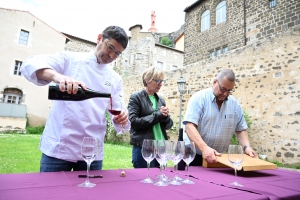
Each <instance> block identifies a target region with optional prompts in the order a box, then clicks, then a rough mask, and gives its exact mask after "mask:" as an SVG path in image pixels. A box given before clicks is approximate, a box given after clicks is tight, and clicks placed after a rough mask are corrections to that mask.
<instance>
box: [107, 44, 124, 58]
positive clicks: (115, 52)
mask: <svg viewBox="0 0 300 200" xmlns="http://www.w3.org/2000/svg"><path fill="white" fill-rule="evenodd" d="M105 43H106V47H107V51H108V52H109V53H114V54H115V56H116V57H118V56H119V55H121V52H119V51H116V50H115V47H114V46H113V45H111V44H108V42H105Z"/></svg>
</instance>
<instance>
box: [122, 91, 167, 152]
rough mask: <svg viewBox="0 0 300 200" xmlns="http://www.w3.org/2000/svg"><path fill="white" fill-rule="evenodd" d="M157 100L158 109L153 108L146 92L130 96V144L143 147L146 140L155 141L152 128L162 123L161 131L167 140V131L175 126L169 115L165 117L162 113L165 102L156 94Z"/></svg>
mask: <svg viewBox="0 0 300 200" xmlns="http://www.w3.org/2000/svg"><path fill="white" fill-rule="evenodd" d="M154 96H155V98H156V99H157V109H156V110H154V109H153V108H152V103H151V101H150V99H149V97H148V94H147V92H146V90H142V91H139V92H136V93H134V94H132V95H131V96H130V99H129V104H128V112H129V121H130V122H131V129H130V144H131V145H134V146H138V147H142V145H143V140H144V139H154V133H153V130H152V127H153V126H154V125H155V124H157V123H160V127H161V131H162V133H163V135H164V137H165V139H166V140H167V139H168V137H167V133H166V130H167V129H170V128H171V127H172V126H173V121H172V119H171V118H170V116H169V115H168V116H167V117H165V116H164V115H163V114H162V113H161V112H160V107H161V106H166V102H165V100H164V99H163V98H162V97H160V96H158V95H157V94H156V93H155V94H154Z"/></svg>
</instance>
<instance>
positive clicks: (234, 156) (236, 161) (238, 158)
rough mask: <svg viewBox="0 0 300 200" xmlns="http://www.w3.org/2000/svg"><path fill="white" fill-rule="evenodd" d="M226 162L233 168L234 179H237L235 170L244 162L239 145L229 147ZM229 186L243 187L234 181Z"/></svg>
mask: <svg viewBox="0 0 300 200" xmlns="http://www.w3.org/2000/svg"><path fill="white" fill-rule="evenodd" d="M228 160H229V162H230V163H231V164H232V165H233V167H234V173H235V178H236V179H237V175H236V168H237V167H238V166H240V165H241V164H242V162H243V160H244V151H243V148H242V146H241V145H229V147H228ZM230 184H231V185H235V186H240V187H244V186H243V185H241V184H239V183H238V182H237V181H234V182H233V183H230Z"/></svg>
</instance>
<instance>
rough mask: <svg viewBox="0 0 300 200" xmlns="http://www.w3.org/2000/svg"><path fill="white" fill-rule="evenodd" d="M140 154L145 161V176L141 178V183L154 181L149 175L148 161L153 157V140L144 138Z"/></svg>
mask: <svg viewBox="0 0 300 200" xmlns="http://www.w3.org/2000/svg"><path fill="white" fill-rule="evenodd" d="M142 156H143V158H144V159H145V160H146V162H147V167H148V171H147V178H145V179H143V180H141V182H142V183H154V181H153V180H152V179H151V178H150V177H149V168H150V162H151V161H152V160H153V159H154V140H149V139H145V140H144V141H143V146H142Z"/></svg>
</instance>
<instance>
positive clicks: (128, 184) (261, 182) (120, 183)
mask: <svg viewBox="0 0 300 200" xmlns="http://www.w3.org/2000/svg"><path fill="white" fill-rule="evenodd" d="M121 171H125V172H126V176H125V177H121V176H120V174H121ZM85 173H86V172H85V171H76V172H46V173H26V174H0V200H19V199H20V200H27V199H28V200H29V199H30V200H35V199H38V200H54V199H55V200H60V199H62V200H68V199H70V200H77V199H78V200H79V199H80V200H85V199H86V200H93V199H118V200H121V199H126V200H127V199H139V200H141V199H142V200H148V199H149V200H150V199H151V200H159V199H164V200H167V199H172V200H177V199H220V200H226V199H230V200H233V199H242V200H248V199H249V200H250V199H257V200H267V199H300V173H299V172H294V171H288V170H282V169H277V170H262V171H255V172H238V181H239V182H240V183H241V184H243V185H244V186H245V187H243V188H237V187H233V186H230V185H229V184H228V183H229V182H233V181H234V180H235V177H234V170H233V169H227V168H226V169H225V168H222V169H216V168H203V167H190V175H191V176H192V177H191V179H192V180H193V181H194V182H195V183H196V184H194V185H186V184H184V185H180V186H174V185H169V186H166V187H158V186H155V185H152V184H144V183H141V182H140V180H142V179H144V178H146V176H147V169H117V170H97V171H92V172H91V174H93V175H103V178H95V179H90V180H91V182H93V183H96V184H97V185H96V187H94V188H79V187H78V186H77V185H78V184H79V183H82V182H83V181H84V180H85V179H83V178H78V175H79V174H85ZM157 174H159V169H157V168H151V169H150V171H149V176H150V177H151V178H155V176H156V175H157ZM166 175H167V176H169V177H172V176H174V172H173V169H172V168H167V170H166ZM179 175H180V176H181V177H183V178H184V177H185V175H186V172H185V171H179Z"/></svg>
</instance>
